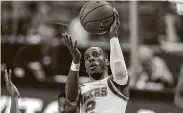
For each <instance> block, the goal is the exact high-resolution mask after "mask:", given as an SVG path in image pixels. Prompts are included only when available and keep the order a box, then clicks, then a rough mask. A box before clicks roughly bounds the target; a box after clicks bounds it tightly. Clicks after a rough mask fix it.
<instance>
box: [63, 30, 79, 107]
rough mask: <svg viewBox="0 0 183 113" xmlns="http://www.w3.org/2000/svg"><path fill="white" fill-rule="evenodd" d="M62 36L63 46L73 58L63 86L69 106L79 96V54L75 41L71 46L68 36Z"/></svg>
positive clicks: (65, 34)
mask: <svg viewBox="0 0 183 113" xmlns="http://www.w3.org/2000/svg"><path fill="white" fill-rule="evenodd" d="M62 35H63V37H64V41H65V45H66V46H67V48H68V50H69V52H70V53H71V55H72V58H73V59H72V64H71V68H70V71H69V74H68V77H67V81H66V85H65V93H66V99H67V100H68V101H69V102H70V103H71V104H75V102H76V100H77V97H78V94H79V69H80V60H81V53H80V52H79V50H78V49H77V47H76V46H77V41H75V43H74V44H73V43H72V39H71V36H70V35H68V34H67V33H64V34H62Z"/></svg>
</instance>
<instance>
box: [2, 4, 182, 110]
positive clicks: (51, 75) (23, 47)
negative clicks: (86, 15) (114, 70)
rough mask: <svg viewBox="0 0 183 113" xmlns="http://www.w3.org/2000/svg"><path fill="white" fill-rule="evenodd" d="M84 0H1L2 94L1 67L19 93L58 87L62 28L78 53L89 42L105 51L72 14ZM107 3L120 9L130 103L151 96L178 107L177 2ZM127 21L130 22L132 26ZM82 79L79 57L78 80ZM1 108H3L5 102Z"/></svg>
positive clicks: (64, 56) (62, 71) (62, 72)
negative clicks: (128, 78)
mask: <svg viewBox="0 0 183 113" xmlns="http://www.w3.org/2000/svg"><path fill="white" fill-rule="evenodd" d="M84 3H86V2H85V1H1V75H2V76H1V77H2V78H1V86H2V96H5V95H6V94H7V92H6V90H5V82H4V76H3V74H4V69H5V68H7V69H12V70H13V75H12V81H13V82H14V83H15V84H16V85H17V87H18V88H19V87H20V93H22V92H25V93H23V96H25V97H31V96H30V95H29V94H31V91H32V90H31V88H33V89H34V88H35V89H34V90H33V91H32V94H34V92H40V94H39V95H41V94H42V95H44V93H43V92H44V89H45V90H48V92H49V93H50V95H52V94H53V95H56V94H57V93H56V92H59V91H64V84H65V81H66V77H67V73H68V72H69V69H70V64H71V61H72V57H71V55H70V53H69V51H68V50H67V48H66V46H65V45H64V43H63V39H62V36H61V34H62V33H64V32H69V33H70V34H71V35H72V36H73V39H74V40H78V42H79V43H78V48H79V50H80V51H81V53H82V54H83V53H84V51H85V50H86V49H87V48H88V47H90V46H99V47H101V48H102V49H104V50H105V51H106V52H107V53H108V55H109V54H110V53H109V52H110V51H109V41H108V40H106V39H105V38H104V37H103V36H94V35H91V34H89V33H87V32H86V31H85V30H84V29H83V28H82V27H81V25H80V22H79V19H78V15H79V12H80V9H81V7H82V6H83V4H84ZM109 3H110V4H111V5H112V6H113V7H115V8H116V9H117V11H118V12H119V14H120V20H121V26H120V28H119V32H118V34H119V40H120V43H121V47H122V50H123V54H124V58H125V61H126V64H127V68H128V73H129V75H130V76H131V83H130V87H131V96H130V97H131V98H132V100H131V101H130V105H129V106H131V104H132V105H133V106H135V107H137V108H136V109H137V110H136V111H138V109H140V108H141V107H142V106H144V105H142V106H140V107H139V106H138V105H137V103H138V102H141V101H143V100H144V101H143V102H142V103H144V104H145V103H147V106H148V105H149V106H154V105H150V103H149V102H148V101H152V100H154V101H155V103H156V102H157V105H159V102H160V103H161V102H164V103H167V104H169V105H168V106H171V107H172V109H173V110H172V109H170V110H168V111H166V112H165V113H168V112H172V113H178V111H177V112H174V111H176V110H178V108H176V107H175V106H174V105H173V95H174V90H175V86H176V84H177V79H178V77H179V76H180V70H182V68H181V64H182V63H183V32H182V31H183V4H182V3H178V2H160V1H156V2H155V1H151V2H147V1H143V2H136V4H135V5H136V6H137V7H136V8H135V7H133V5H132V3H131V2H128V1H110V2H109ZM134 17H136V19H135V20H134ZM132 22H135V25H134V26H133V25H132V24H131V23H132ZM134 36H135V38H134ZM134 44H135V45H134ZM134 51H135V52H134ZM182 67H183V66H182ZM109 73H110V72H109ZM88 80H89V78H88V75H87V74H86V73H85V67H84V61H83V60H82V61H81V70H80V82H81V83H84V82H87V81H88ZM25 89H27V90H25ZM29 89H30V91H29ZM51 89H52V90H54V91H53V92H54V93H53V92H51V91H52V90H51ZM26 92H29V93H26ZM35 95H37V94H35ZM53 95H52V97H51V98H50V99H47V98H46V99H45V98H42V97H39V96H35V97H36V98H42V99H43V100H44V101H46V103H47V104H48V103H49V102H50V101H51V99H56V97H55V98H54V96H53ZM157 95H158V96H157ZM3 99H4V98H3ZM48 100H49V101H48ZM44 107H45V105H44ZM135 107H134V108H135ZM171 107H170V108H171ZM145 108H146V109H151V107H145ZM145 108H144V109H145ZM155 109H156V110H155ZM164 109H165V108H163V107H162V108H158V107H157V106H156V105H155V106H154V107H152V109H151V110H155V113H163V111H162V110H164ZM136 111H135V110H134V111H133V110H132V111H130V107H129V113H133V112H136ZM2 112H3V113H4V112H6V111H5V108H4V110H3V109H2ZM138 113H144V112H140V111H139V112H138ZM146 113H147V112H146ZM148 113H149V112H148ZM150 113H151V112H150ZM152 113H154V112H152Z"/></svg>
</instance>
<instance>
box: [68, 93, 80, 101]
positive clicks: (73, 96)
mask: <svg viewBox="0 0 183 113" xmlns="http://www.w3.org/2000/svg"><path fill="white" fill-rule="evenodd" d="M76 94H78V93H71V92H70V93H68V92H66V98H67V100H68V101H69V102H71V103H72V102H76V100H77V96H78V95H76Z"/></svg>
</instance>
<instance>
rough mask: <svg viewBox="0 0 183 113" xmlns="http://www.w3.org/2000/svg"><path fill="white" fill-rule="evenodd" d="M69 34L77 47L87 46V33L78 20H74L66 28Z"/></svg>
mask: <svg viewBox="0 0 183 113" xmlns="http://www.w3.org/2000/svg"><path fill="white" fill-rule="evenodd" d="M68 30H69V33H70V35H71V36H72V39H73V41H75V40H77V41H78V45H79V46H86V45H87V44H88V41H89V40H88V32H86V31H85V30H84V28H83V27H82V26H81V23H80V19H79V18H78V17H77V18H74V19H73V20H72V21H71V23H70V24H69V27H68Z"/></svg>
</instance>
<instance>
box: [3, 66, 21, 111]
mask: <svg viewBox="0 0 183 113" xmlns="http://www.w3.org/2000/svg"><path fill="white" fill-rule="evenodd" d="M4 78H5V82H6V87H7V90H8V92H9V94H10V95H11V109H10V113H20V111H19V107H18V98H19V97H20V93H19V91H18V89H17V88H16V86H15V85H14V84H13V83H12V81H11V70H9V71H8V70H7V69H5V75H4Z"/></svg>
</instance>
